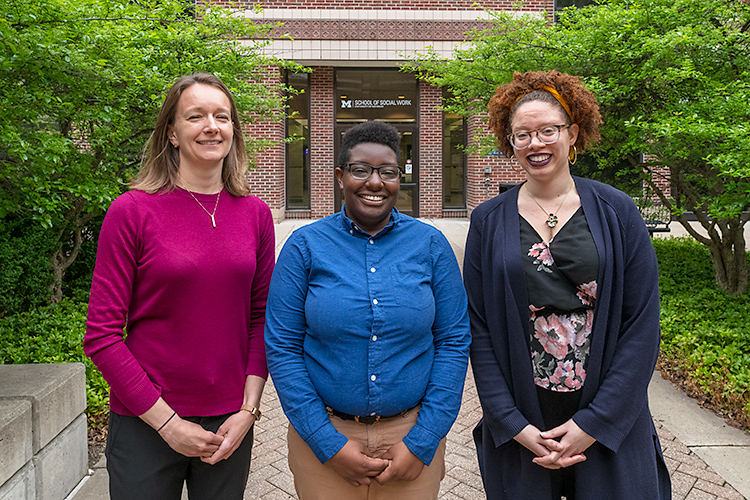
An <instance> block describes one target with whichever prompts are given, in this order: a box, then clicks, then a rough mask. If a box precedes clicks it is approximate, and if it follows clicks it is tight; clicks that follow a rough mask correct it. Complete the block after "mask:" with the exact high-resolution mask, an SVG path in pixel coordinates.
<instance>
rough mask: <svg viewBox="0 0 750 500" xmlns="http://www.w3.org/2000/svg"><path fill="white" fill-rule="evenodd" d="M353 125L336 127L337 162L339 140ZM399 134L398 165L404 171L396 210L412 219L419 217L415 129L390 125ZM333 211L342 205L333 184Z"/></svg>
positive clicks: (339, 147)
mask: <svg viewBox="0 0 750 500" xmlns="http://www.w3.org/2000/svg"><path fill="white" fill-rule="evenodd" d="M354 125H356V124H355V123H351V124H349V123H347V124H345V125H337V126H336V131H335V151H334V155H335V156H334V158H335V159H336V161H338V157H339V151H341V138H342V137H343V135H344V134H345V133H346V131H347V130H349V129H350V128H352V127H353V126H354ZM392 125H393V126H394V127H396V129H397V130H398V131H399V133H400V134H401V158H399V165H401V167H402V168H403V169H404V172H403V174H402V175H401V185H400V186H399V194H398V201H397V202H396V208H397V209H398V211H399V212H401V213H404V214H406V215H410V216H412V217H419V190H418V189H417V185H418V182H419V166H418V161H417V154H416V146H417V144H418V139H417V134H416V129H417V127H416V126H415V125H412V124H402V123H394V124H392ZM334 203H335V206H334V209H335V210H336V211H337V212H338V211H339V210H341V205H342V204H343V196H342V193H341V188H339V183H338V182H334Z"/></svg>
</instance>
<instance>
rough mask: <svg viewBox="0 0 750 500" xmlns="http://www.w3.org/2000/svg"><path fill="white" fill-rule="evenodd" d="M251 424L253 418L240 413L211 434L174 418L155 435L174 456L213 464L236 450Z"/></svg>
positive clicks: (247, 414)
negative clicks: (164, 442)
mask: <svg viewBox="0 0 750 500" xmlns="http://www.w3.org/2000/svg"><path fill="white" fill-rule="evenodd" d="M253 422H255V416H254V415H252V414H250V413H248V412H246V411H240V412H238V413H235V414H234V415H232V416H230V417H229V418H227V419H226V420H225V421H224V423H223V424H222V425H221V426H220V427H219V429H218V430H217V431H216V433H213V432H211V431H207V430H205V429H204V428H203V427H201V426H200V425H198V424H195V423H193V422H190V421H188V420H183V419H181V418H175V419H174V421H173V422H170V423H169V425H167V426H165V427H164V429H163V430H162V431H161V432H160V433H159V434H161V436H162V438H163V439H164V441H166V442H167V444H168V445H169V446H170V448H172V449H173V450H174V451H176V452H177V453H180V454H182V455H185V456H186V457H200V459H201V460H202V461H203V462H206V463H207V464H211V465H213V464H216V463H218V462H219V461H220V460H224V459H226V458H229V457H230V456H231V455H232V453H234V452H235V450H236V449H237V448H239V446H240V444H241V443H242V440H243V439H244V438H245V435H246V434H247V432H248V431H249V430H250V427H251V426H252V425H253Z"/></svg>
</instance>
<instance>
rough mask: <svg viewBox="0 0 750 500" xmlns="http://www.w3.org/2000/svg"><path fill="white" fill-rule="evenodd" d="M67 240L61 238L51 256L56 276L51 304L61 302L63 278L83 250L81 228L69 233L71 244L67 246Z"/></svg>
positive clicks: (50, 298) (52, 288)
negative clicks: (65, 242)
mask: <svg viewBox="0 0 750 500" xmlns="http://www.w3.org/2000/svg"><path fill="white" fill-rule="evenodd" d="M64 241H65V240H64V239H62V238H61V240H60V244H59V245H58V249H57V250H55V253H53V254H52V256H51V257H50V262H51V263H52V274H53V276H54V277H55V281H54V282H53V283H52V286H50V297H49V303H50V304H59V303H60V301H61V300H62V280H63V277H64V276H65V271H66V270H67V269H68V268H69V267H70V266H71V265H72V264H73V262H74V261H75V260H76V257H78V252H79V251H80V250H81V244H82V243H83V240H82V238H81V228H78V229H76V230H75V231H73V234H70V235H69V241H70V242H71V243H70V245H69V246H66V245H65V244H64V243H63V242H64Z"/></svg>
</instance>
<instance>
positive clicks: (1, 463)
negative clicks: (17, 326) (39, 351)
mask: <svg viewBox="0 0 750 500" xmlns="http://www.w3.org/2000/svg"><path fill="white" fill-rule="evenodd" d="M85 409H86V373H85V370H84V367H83V364H81V363H69V364H50V365H0V500H62V499H64V498H65V497H66V496H67V495H68V494H69V493H70V492H71V491H72V490H73V488H75V486H76V485H77V484H78V483H79V482H80V481H81V479H82V478H83V477H84V475H85V474H86V473H87V471H88V444H87V439H86V416H85V415H84V413H83V412H84V410H85Z"/></svg>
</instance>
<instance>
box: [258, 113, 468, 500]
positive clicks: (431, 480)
mask: <svg viewBox="0 0 750 500" xmlns="http://www.w3.org/2000/svg"><path fill="white" fill-rule="evenodd" d="M399 145H400V137H399V134H398V131H396V129H395V128H394V127H392V126H391V125H388V124H385V123H383V122H365V123H362V124H359V125H357V126H355V127H353V128H352V129H350V130H349V131H348V132H347V133H346V134H345V136H344V137H343V139H342V146H341V154H340V157H339V164H340V166H339V167H338V168H336V178H337V179H338V182H339V185H340V186H341V188H342V190H343V195H344V207H343V208H342V210H341V211H340V212H339V213H336V214H334V215H331V216H329V217H326V218H324V219H322V220H319V221H317V222H314V223H312V224H309V225H307V226H304V227H302V228H300V229H298V230H297V231H295V232H294V233H293V234H292V236H291V237H290V238H289V240H288V241H287V243H286V244H285V245H284V248H283V249H282V251H281V254H280V255H279V259H278V262H277V264H276V268H275V271H274V274H273V277H272V279H271V288H270V292H269V297H268V306H267V316H266V356H267V359H268V368H269V371H270V373H271V377H272V379H273V382H274V385H275V387H276V390H277V392H278V395H279V399H280V400H281V404H282V407H283V409H284V412H285V413H286V416H287V417H288V418H289V422H290V424H291V425H290V426H289V435H288V446H289V466H290V469H291V470H292V473H293V474H294V482H295V488H296V490H297V494H298V496H299V498H300V499H301V500H312V499H325V500H332V499H333V500H335V499H342V500H343V499H346V500H353V499H370V500H372V499H389V500H398V499H405V500H406V499H408V500H419V499H435V498H437V494H438V490H439V487H440V480H441V479H442V478H443V476H444V473H445V465H444V454H445V436H446V434H447V433H448V430H449V429H450V427H451V425H452V424H453V422H454V420H455V418H456V416H457V414H458V410H459V406H460V404H461V394H462V391H463V385H464V380H465V377H466V369H467V364H468V353H469V344H470V333H469V319H468V313H467V299H466V294H465V292H464V289H463V285H462V280H461V275H460V272H459V268H458V263H457V262H456V258H455V256H454V254H453V251H452V249H451V247H450V245H449V244H448V242H447V240H446V239H445V237H444V236H443V235H442V234H441V233H440V232H439V231H438V230H437V229H435V228H434V227H432V226H429V225H427V224H424V223H422V222H419V221H417V220H415V219H413V218H411V217H408V216H406V215H404V214H401V213H400V212H399V211H398V210H397V209H396V208H395V205H396V200H397V199H398V193H399V182H400V179H401V167H399V166H398V164H397V163H398V158H399V157H400V151H399Z"/></svg>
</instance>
